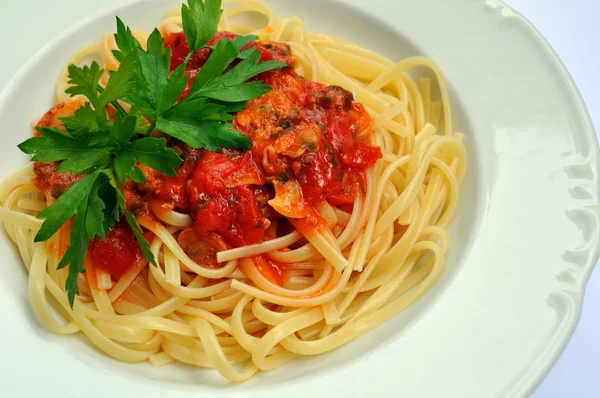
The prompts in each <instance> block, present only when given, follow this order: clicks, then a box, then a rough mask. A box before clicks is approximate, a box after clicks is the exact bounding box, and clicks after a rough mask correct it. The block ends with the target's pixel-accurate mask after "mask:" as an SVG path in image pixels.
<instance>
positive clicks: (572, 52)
mask: <svg viewBox="0 0 600 398" xmlns="http://www.w3.org/2000/svg"><path fill="white" fill-rule="evenodd" d="M290 1H292V0H290ZM402 1H409V0H402ZM439 1H444V0H439ZM479 1H483V0H479ZM121 2H122V0H104V1H102V2H98V1H93V0H52V1H47V0H34V1H22V0H21V1H17V0H2V1H1V2H0V15H2V16H3V21H2V24H0V37H2V38H3V41H2V46H1V49H2V55H1V57H0V60H1V62H0V89H2V88H4V86H5V85H6V84H7V82H8V81H9V80H10V78H11V76H12V75H14V74H15V73H16V71H17V70H18V69H19V68H20V66H21V65H23V63H25V62H26V61H27V60H28V59H29V58H30V57H31V56H33V55H34V54H35V53H36V51H37V50H39V49H40V48H41V47H42V46H43V45H44V44H45V43H46V42H47V41H48V40H50V39H51V38H53V37H55V36H56V35H58V34H59V33H60V32H61V31H62V30H64V29H65V28H66V27H67V26H69V25H72V24H73V23H75V22H76V21H77V20H78V18H81V17H84V16H87V15H89V14H91V13H95V12H96V11H97V10H98V9H100V8H102V7H112V6H114V5H116V4H118V3H121ZM506 2H507V3H508V4H509V5H511V6H513V7H514V8H515V9H516V10H517V11H519V12H521V13H522V14H523V15H525V16H526V17H527V18H528V19H529V20H530V21H532V22H533V24H534V25H535V26H536V27H537V28H538V29H539V30H540V31H541V32H542V34H543V35H544V36H545V37H546V38H547V39H548V41H549V42H550V44H551V45H552V46H553V47H554V49H555V50H556V52H558V54H559V55H560V57H561V58H562V60H563V62H564V63H565V64H566V66H567V68H568V69H569V71H570V72H571V75H572V76H573V78H574V79H575V82H576V83H577V86H578V87H579V90H580V91H581V93H582V95H583V98H584V100H585V102H586V104H587V107H588V110H589V112H590V114H591V116H592V119H593V121H594V124H595V126H596V129H597V130H600V55H599V53H600V1H599V0H571V1H567V0H506ZM65 10H68V12H65ZM31 25H38V26H41V27H43V28H38V29H29V27H30V26H31ZM599 371H600V268H598V269H597V270H596V271H595V272H594V274H593V275H592V277H591V279H590V282H589V285H588V289H587V292H586V298H585V303H584V310H583V315H582V317H581V321H580V324H579V326H578V327H577V329H576V331H575V335H574V336H573V339H572V340H571V342H570V343H569V345H568V346H567V348H566V350H565V352H564V353H563V355H562V357H561V359H560V360H559V361H558V363H557V364H556V365H555V366H554V368H553V370H552V371H551V372H550V374H549V375H548V377H547V378H546V379H545V380H544V382H543V383H542V384H541V385H540V386H539V388H538V390H537V391H536V393H535V394H534V397H535V398H546V397H552V398H554V397H582V398H588V397H589V398H593V397H594V398H595V397H600V373H599Z"/></svg>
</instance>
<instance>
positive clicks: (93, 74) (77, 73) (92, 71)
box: [65, 61, 104, 109]
mask: <svg viewBox="0 0 600 398" xmlns="http://www.w3.org/2000/svg"><path fill="white" fill-rule="evenodd" d="M68 72H69V80H68V81H67V83H68V84H70V85H71V87H69V88H68V89H66V90H65V92H66V93H67V94H70V95H71V96H72V97H74V96H76V95H84V96H86V97H87V98H88V99H89V100H90V102H91V103H92V105H94V108H96V109H99V107H98V106H97V104H98V88H97V87H98V82H99V81H100V78H101V77H102V74H103V73H104V71H103V70H102V69H100V66H99V65H98V63H96V62H95V61H94V62H92V65H91V66H84V67H81V68H80V67H79V66H77V65H75V64H71V65H69V67H68Z"/></svg>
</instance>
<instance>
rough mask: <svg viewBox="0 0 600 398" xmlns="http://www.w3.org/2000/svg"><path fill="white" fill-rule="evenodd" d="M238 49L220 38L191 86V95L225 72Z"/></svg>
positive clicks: (235, 56)
mask: <svg viewBox="0 0 600 398" xmlns="http://www.w3.org/2000/svg"><path fill="white" fill-rule="evenodd" d="M237 55H238V51H237V50H236V48H235V46H234V45H233V43H232V42H231V41H229V40H221V41H219V42H218V43H217V45H216V46H215V49H214V51H213V52H212V53H211V54H210V56H209V57H208V59H207V60H206V63H205V64H204V66H203V67H202V68H201V69H200V73H199V74H198V77H197V78H196V81H195V82H194V85H193V86H192V90H191V93H190V94H191V95H193V94H194V93H196V92H198V91H201V90H202V89H203V88H205V87H207V86H210V84H211V83H212V82H213V81H214V80H215V79H217V78H218V77H219V76H221V75H222V74H223V72H225V69H227V67H228V66H229V65H231V63H232V62H233V61H234V60H235V59H236V58H237Z"/></svg>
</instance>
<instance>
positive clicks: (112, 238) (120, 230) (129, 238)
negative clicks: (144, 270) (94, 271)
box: [90, 223, 143, 279]
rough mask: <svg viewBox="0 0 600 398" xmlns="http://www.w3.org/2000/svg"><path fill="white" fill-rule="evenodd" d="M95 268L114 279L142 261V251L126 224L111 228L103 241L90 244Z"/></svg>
mask: <svg viewBox="0 0 600 398" xmlns="http://www.w3.org/2000/svg"><path fill="white" fill-rule="evenodd" d="M90 251H91V257H92V260H93V264H94V267H95V268H100V269H102V270H103V271H106V272H108V273H110V274H111V275H113V276H114V277H116V278H117V279H118V278H120V277H121V275H123V274H124V273H125V272H127V270H128V269H129V268H130V267H132V266H134V265H136V264H138V263H139V262H140V261H143V255H142V251H141V250H140V247H139V245H138V243H137V240H136V239H135V236H134V235H133V231H131V229H130V228H129V226H127V224H126V223H119V224H117V225H116V226H115V227H113V228H112V229H111V230H110V232H109V233H108V234H107V235H106V238H105V239H104V240H101V239H98V238H96V239H95V240H94V241H93V242H91V244H90Z"/></svg>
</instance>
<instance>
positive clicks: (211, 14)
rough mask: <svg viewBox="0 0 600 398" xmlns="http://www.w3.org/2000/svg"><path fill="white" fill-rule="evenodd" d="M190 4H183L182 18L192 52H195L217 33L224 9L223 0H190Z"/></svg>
mask: <svg viewBox="0 0 600 398" xmlns="http://www.w3.org/2000/svg"><path fill="white" fill-rule="evenodd" d="M188 4H189V6H187V5H185V4H183V5H182V6H181V19H182V22H183V32H184V33H185V38H186V40H187V42H188V45H189V46H190V52H191V53H195V52H196V51H198V50H200V49H201V48H202V47H204V46H205V45H206V43H208V41H209V40H210V39H212V38H213V37H214V36H215V34H216V33H217V28H218V26H219V20H220V19H221V15H222V14H223V10H222V9H221V0H206V1H205V2H203V1H202V0H189V1H188Z"/></svg>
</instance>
